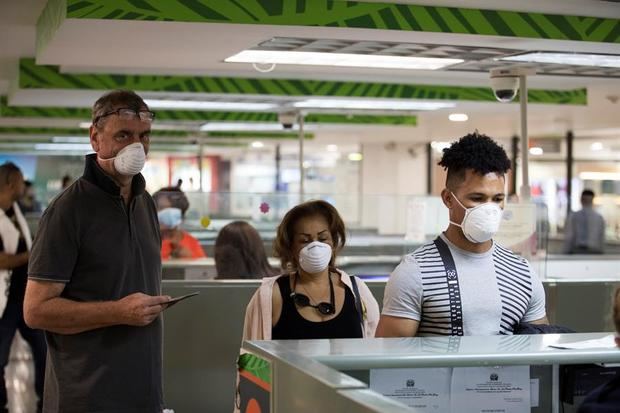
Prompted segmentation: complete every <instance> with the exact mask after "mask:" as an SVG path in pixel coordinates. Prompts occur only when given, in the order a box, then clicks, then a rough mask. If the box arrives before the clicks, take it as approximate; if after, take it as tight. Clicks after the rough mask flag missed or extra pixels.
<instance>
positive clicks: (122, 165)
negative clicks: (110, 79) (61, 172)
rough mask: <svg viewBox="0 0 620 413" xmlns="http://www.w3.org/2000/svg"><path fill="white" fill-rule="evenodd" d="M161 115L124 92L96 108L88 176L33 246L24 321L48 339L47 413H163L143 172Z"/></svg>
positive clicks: (154, 247)
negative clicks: (157, 117) (155, 116)
mask: <svg viewBox="0 0 620 413" xmlns="http://www.w3.org/2000/svg"><path fill="white" fill-rule="evenodd" d="M152 120H153V113H152V112H150V111H149V110H148V107H147V105H146V104H145V103H144V101H143V100H142V98H140V97H139V96H138V95H137V94H135V93H134V92H130V91H122V90H117V91H113V92H110V93H108V94H106V95H104V96H102V97H101V98H100V99H99V100H98V101H97V102H96V103H95V105H94V107H93V122H92V126H91V128H90V141H91V145H92V147H93V149H94V150H95V152H96V153H95V154H91V155H87V156H86V165H85V168H84V175H83V176H82V177H81V178H80V179H78V180H77V181H75V182H74V183H73V184H72V185H71V186H69V187H68V188H67V189H65V190H64V191H63V192H62V193H61V194H60V195H59V196H58V197H56V199H54V201H53V202H52V203H51V204H50V206H49V207H48V208H47V210H46V211H45V214H44V215H43V217H42V219H41V222H40V224H39V230H38V233H37V236H36V238H35V240H34V244H33V247H32V252H31V256H30V266H29V269H28V275H29V280H28V286H27V291H26V298H25V303H24V309H25V319H26V322H27V323H28V325H30V326H31V327H33V328H40V329H43V330H46V338H47V341H48V344H49V356H48V363H47V372H46V380H45V396H44V404H43V411H44V412H50V413H56V412H62V413H72V412H75V413H84V412H98V413H112V412H123V413H155V412H157V413H161V411H162V409H163V400H162V399H163V397H162V375H161V370H162V366H161V364H162V323H161V317H160V313H161V311H162V310H163V309H164V308H165V306H166V305H165V303H166V302H167V301H168V300H169V299H170V297H167V296H162V295H161V260H160V255H159V250H160V244H161V238H160V234H159V225H158V222H157V212H156V208H155V204H154V203H153V199H152V198H151V196H150V195H149V194H148V193H147V192H146V191H145V182H144V178H143V177H142V175H141V174H140V170H141V169H142V167H143V166H144V161H145V157H146V153H147V152H148V147H149V134H150V131H151V121H152Z"/></svg>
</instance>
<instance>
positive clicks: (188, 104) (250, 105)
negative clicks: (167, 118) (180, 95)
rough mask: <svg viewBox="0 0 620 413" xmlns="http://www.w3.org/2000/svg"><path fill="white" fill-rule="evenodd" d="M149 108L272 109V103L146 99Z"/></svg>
mask: <svg viewBox="0 0 620 413" xmlns="http://www.w3.org/2000/svg"><path fill="white" fill-rule="evenodd" d="M145 102H146V104H147V105H148V107H149V108H150V109H184V110H214V111H226V110H242V111H243V110H267V109H273V108H274V107H275V105H274V104H273V103H257V102H224V101H222V102H217V101H192V100H165V99H146V100H145Z"/></svg>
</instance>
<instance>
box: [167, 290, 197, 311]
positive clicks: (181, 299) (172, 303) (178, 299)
mask: <svg viewBox="0 0 620 413" xmlns="http://www.w3.org/2000/svg"><path fill="white" fill-rule="evenodd" d="M198 294H200V291H195V292H193V293H189V294H185V295H181V296H179V297H174V298H171V299H170V301H168V302H167V303H165V304H167V305H168V306H167V307H166V309H168V308H170V307H172V306H173V305H175V304H176V303H178V302H179V301H183V300H185V299H186V298H190V297H193V296H195V295H198Z"/></svg>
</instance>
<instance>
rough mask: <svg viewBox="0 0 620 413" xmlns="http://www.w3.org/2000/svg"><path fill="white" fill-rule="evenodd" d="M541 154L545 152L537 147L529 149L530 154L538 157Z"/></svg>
mask: <svg viewBox="0 0 620 413" xmlns="http://www.w3.org/2000/svg"><path fill="white" fill-rule="evenodd" d="M543 153H545V151H543V148H541V147H539V146H533V147H531V148H530V154H532V155H535V156H538V155H542V154H543Z"/></svg>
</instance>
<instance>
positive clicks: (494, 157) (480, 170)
mask: <svg viewBox="0 0 620 413" xmlns="http://www.w3.org/2000/svg"><path fill="white" fill-rule="evenodd" d="M438 165H440V166H443V168H444V170H446V169H447V170H448V176H447V177H446V186H448V185H450V186H454V185H456V184H458V183H460V182H462V181H464V180H465V171H466V170H467V169H472V170H473V171H474V172H475V173H477V174H480V175H486V174H488V173H489V172H495V173H498V174H501V175H503V174H505V173H506V172H507V171H508V170H509V169H510V159H508V156H507V155H506V151H504V148H502V147H501V146H500V145H498V144H497V143H496V142H495V141H494V140H493V139H491V138H489V137H488V136H486V135H482V134H479V133H478V132H477V131H476V132H474V133H470V134H469V135H465V136H463V137H462V138H461V139H459V140H458V141H456V142H454V143H453V144H452V145H450V147H449V148H446V149H444V150H443V156H442V158H441V161H439V162H438Z"/></svg>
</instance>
